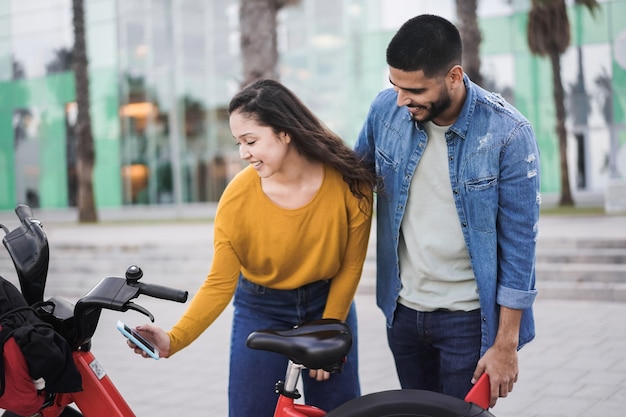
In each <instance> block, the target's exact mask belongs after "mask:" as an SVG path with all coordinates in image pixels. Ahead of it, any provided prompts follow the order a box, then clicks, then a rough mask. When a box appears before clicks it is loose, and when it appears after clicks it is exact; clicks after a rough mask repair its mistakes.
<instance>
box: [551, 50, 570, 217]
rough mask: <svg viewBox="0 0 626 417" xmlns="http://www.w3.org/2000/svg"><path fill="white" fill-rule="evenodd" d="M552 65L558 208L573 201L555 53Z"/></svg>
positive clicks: (558, 64) (558, 67)
mask: <svg viewBox="0 0 626 417" xmlns="http://www.w3.org/2000/svg"><path fill="white" fill-rule="evenodd" d="M550 62H551V63H552V83H553V93H554V105H555V107H556V133H557V136H558V139H559V157H560V159H561V198H560V200H559V205H560V206H573V205H574V199H573V198H572V191H571V188H570V181H569V166H568V163H567V131H566V130H565V104H564V100H565V99H564V97H565V93H564V90H563V82H562V80H561V57H560V55H559V54H558V53H557V52H554V53H551V54H550Z"/></svg>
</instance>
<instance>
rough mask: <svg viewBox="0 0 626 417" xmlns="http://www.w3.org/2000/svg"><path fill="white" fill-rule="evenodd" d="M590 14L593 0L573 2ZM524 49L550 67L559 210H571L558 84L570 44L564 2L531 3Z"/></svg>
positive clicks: (539, 0)
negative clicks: (526, 41)
mask: <svg viewBox="0 0 626 417" xmlns="http://www.w3.org/2000/svg"><path fill="white" fill-rule="evenodd" d="M575 2H576V4H580V5H583V6H585V7H586V8H587V9H588V10H589V11H590V12H591V13H592V14H593V13H594V12H595V9H596V8H599V7H600V5H599V4H598V2H597V1H596V0H575ZM527 36H528V46H529V47H530V51H531V52H532V53H533V54H535V55H539V56H547V57H548V58H549V59H550V63H551V66H552V83H553V96H554V105H555V107H556V133H557V137H558V139H559V157H560V160H561V166H560V171H561V197H560V199H559V205H560V206H573V205H574V199H573V198H572V190H571V188H570V181H569V167H568V163H567V131H566V129H565V102H564V99H565V93H564V89H563V82H562V80H561V55H562V54H563V53H564V52H565V51H566V50H567V48H568V47H569V44H570V40H571V33H570V23H569V19H568V17H567V6H566V4H565V0H532V4H531V8H530V12H529V15H528V33H527Z"/></svg>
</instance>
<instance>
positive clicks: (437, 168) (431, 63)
mask: <svg viewBox="0 0 626 417" xmlns="http://www.w3.org/2000/svg"><path fill="white" fill-rule="evenodd" d="M461 52H462V47H461V39H460V36H459V32H458V30H457V29H456V28H455V27H454V25H452V24H451V23H450V22H448V21H447V20H445V19H443V18H441V17H438V16H432V15H420V16H417V17H415V18H413V19H411V20H409V21H407V22H406V23H405V24H404V25H403V26H402V27H401V28H400V29H399V31H398V32H397V33H396V34H395V36H394V37H393V39H392V40H391V42H390V43H389V45H388V48H387V64H388V65H389V81H390V82H391V84H392V85H393V89H387V90H385V91H382V92H381V93H380V94H379V95H378V96H377V97H376V99H375V100H374V102H373V103H372V105H371V108H370V111H369V114H368V116H367V120H366V122H365V124H364V126H363V129H362V131H361V133H360V135H359V138H358V140H357V143H356V145H355V149H356V151H357V152H358V153H359V154H360V155H362V157H363V158H365V159H366V161H367V162H369V163H370V164H372V165H374V164H375V167H376V173H377V174H378V176H379V177H380V186H379V189H378V201H377V204H378V207H377V228H378V229H377V230H378V237H377V239H378V240H377V263H378V265H377V269H378V271H377V303H378V305H379V307H380V308H381V309H382V310H383V312H384V314H385V316H386V318H387V326H388V329H387V335H388V341H389V346H390V348H391V351H392V353H393V355H394V359H395V362H396V369H397V372H398V377H399V380H400V383H401V385H402V387H403V388H414V389H428V390H432V391H438V392H442V393H444V394H448V395H452V396H455V397H459V398H464V397H465V395H466V394H467V392H468V391H469V389H470V388H471V387H472V384H473V383H474V382H475V381H476V380H477V379H478V378H479V377H480V376H481V375H482V374H483V373H484V372H486V373H487V374H488V375H489V377H490V380H491V401H490V406H492V407H493V406H494V405H495V403H496V400H497V398H498V397H506V396H507V394H508V393H509V392H510V391H511V390H512V389H513V384H514V383H515V382H516V381H517V376H518V358H517V350H518V349H519V348H520V347H521V346H523V345H524V344H525V343H527V342H529V341H530V340H532V339H533V337H534V321H533V315H532V304H533V301H534V299H535V296H536V290H535V270H534V262H535V239H536V237H537V222H538V219H539V204H540V194H539V150H538V148H537V141H536V138H535V135H534V132H533V129H532V127H531V126H530V124H529V122H528V121H527V120H526V119H525V118H524V117H523V116H522V115H521V114H520V113H519V112H518V111H517V110H515V109H514V108H513V107H512V106H510V105H509V104H508V103H506V102H505V101H504V99H503V98H502V97H501V96H500V95H498V94H494V93H488V92H486V91H485V90H483V89H482V88H480V87H478V86H477V85H476V84H474V83H472V81H471V80H470V79H469V78H468V77H467V75H465V74H464V72H463V68H462V67H461Z"/></svg>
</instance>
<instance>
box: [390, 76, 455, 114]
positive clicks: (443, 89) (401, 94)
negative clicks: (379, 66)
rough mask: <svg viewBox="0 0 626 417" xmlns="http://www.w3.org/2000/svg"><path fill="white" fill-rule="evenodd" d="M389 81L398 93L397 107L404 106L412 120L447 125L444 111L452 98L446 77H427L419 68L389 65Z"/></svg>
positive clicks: (448, 107)
mask: <svg viewBox="0 0 626 417" xmlns="http://www.w3.org/2000/svg"><path fill="white" fill-rule="evenodd" d="M389 81H390V82H391V84H393V86H394V91H396V93H398V100H397V105H398V107H402V106H406V107H407V109H408V110H409V113H410V114H411V119H412V120H414V121H418V122H427V121H432V122H434V123H435V124H438V125H441V126H446V125H448V118H447V117H446V114H445V113H446V110H448V109H450V106H451V104H452V99H451V98H450V93H449V91H448V86H447V84H446V77H443V76H440V77H434V78H427V77H426V76H425V75H424V73H423V72H422V71H421V70H420V71H409V72H406V71H401V70H398V69H395V68H392V67H389ZM450 124H451V123H450Z"/></svg>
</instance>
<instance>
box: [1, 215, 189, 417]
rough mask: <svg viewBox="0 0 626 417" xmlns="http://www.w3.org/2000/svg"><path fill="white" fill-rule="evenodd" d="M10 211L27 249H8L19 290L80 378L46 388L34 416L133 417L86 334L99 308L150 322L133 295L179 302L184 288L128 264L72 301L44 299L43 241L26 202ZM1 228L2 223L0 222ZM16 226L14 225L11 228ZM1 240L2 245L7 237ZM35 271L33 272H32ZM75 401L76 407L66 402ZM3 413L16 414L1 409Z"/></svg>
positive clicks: (91, 332) (94, 323) (45, 250)
mask: <svg viewBox="0 0 626 417" xmlns="http://www.w3.org/2000/svg"><path fill="white" fill-rule="evenodd" d="M15 212H16V214H17V216H18V218H19V220H20V222H21V226H20V228H21V229H20V230H19V233H23V234H25V236H26V237H27V238H26V239H25V242H26V244H20V245H19V248H18V250H22V251H24V250H27V251H28V252H29V253H28V254H24V253H22V254H20V253H16V252H11V251H9V253H10V254H11V257H12V258H13V260H14V264H15V267H16V270H17V272H18V278H19V281H20V287H21V290H22V295H23V296H24V298H25V299H26V301H27V303H28V304H29V305H30V306H31V307H33V308H34V309H35V311H36V312H37V313H38V315H39V316H40V318H41V319H42V320H43V321H44V322H46V323H48V324H50V325H52V327H53V328H54V330H55V331H56V332H57V333H59V334H60V335H61V336H63V338H65V340H67V341H68V343H69V345H70V347H71V349H72V359H73V361H74V364H75V365H76V368H77V369H78V371H79V373H80V375H81V378H82V388H83V389H82V391H79V392H73V393H49V394H47V395H46V399H45V402H44V404H43V405H42V406H41V408H40V410H39V412H38V413H37V414H35V416H39V417H59V416H62V417H78V416H86V417H135V414H134V412H133V411H132V410H131V409H130V406H129V405H128V403H127V402H126V401H125V400H124V398H123V396H122V395H121V393H120V392H119V391H118V389H117V388H116V387H115V385H114V384H113V382H112V381H111V379H110V378H109V377H108V375H107V374H106V373H105V372H104V368H102V366H101V365H100V364H99V362H98V360H97V359H96V357H95V356H94V354H93V352H92V350H91V347H92V346H91V339H92V336H93V335H94V333H95V331H96V328H97V326H98V320H99V318H100V314H101V312H102V310H103V309H108V310H114V311H121V312H125V311H128V310H135V311H138V312H140V313H142V314H145V315H146V316H148V317H149V318H150V320H152V321H154V316H153V315H152V313H150V312H149V311H148V310H147V309H145V308H144V307H142V306H140V305H138V304H135V303H134V302H133V301H131V300H133V299H135V298H137V297H139V296H140V295H145V296H150V297H154V298H159V299H163V300H170V301H176V302H180V303H184V302H186V301H187V297H188V292H187V291H181V290H178V289H174V288H169V287H164V286H161V285H155V284H148V283H143V282H139V280H140V279H141V278H142V276H143V272H142V270H141V268H139V267H138V266H136V265H131V266H130V267H128V269H127V270H126V274H125V277H124V278H121V277H107V278H104V279H102V280H101V281H100V282H99V283H98V284H96V286H94V287H93V288H92V289H91V290H90V291H89V292H88V293H87V294H86V295H84V296H83V297H81V298H80V299H78V301H77V302H76V303H75V304H72V303H70V302H69V301H67V300H64V299H63V298H60V297H56V296H53V297H51V298H50V299H49V300H47V301H45V302H44V301H43V293H44V289H45V282H46V274H47V265H48V259H47V258H48V246H47V237H46V235H45V233H44V232H43V229H42V226H41V223H40V222H39V221H38V220H37V219H35V218H33V216H32V211H31V209H30V207H28V206H26V205H19V206H18V207H17V208H16V209H15ZM2 228H3V229H4V230H5V232H7V231H8V229H6V227H4V226H3V227H2ZM16 230H17V229H16ZM7 236H8V233H7V235H6V236H5V238H4V239H3V242H4V243H5V246H7V248H9V247H10V246H8V245H7V243H6V242H7V241H6V237H7ZM32 272H34V273H32ZM72 404H73V405H75V406H76V407H77V408H78V410H77V409H75V408H73V407H71V405H72ZM3 416H4V417H19V416H17V415H16V414H14V413H12V412H9V411H5V412H4V413H3Z"/></svg>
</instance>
